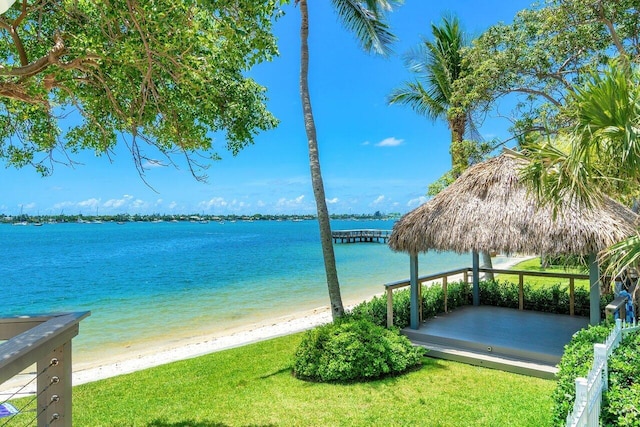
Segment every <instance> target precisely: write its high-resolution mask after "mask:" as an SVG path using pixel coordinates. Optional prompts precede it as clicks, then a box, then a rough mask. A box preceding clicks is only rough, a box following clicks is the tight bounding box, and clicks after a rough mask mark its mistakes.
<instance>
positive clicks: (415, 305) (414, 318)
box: [409, 254, 421, 329]
mask: <svg viewBox="0 0 640 427" xmlns="http://www.w3.org/2000/svg"><path fill="white" fill-rule="evenodd" d="M409 273H410V275H409V277H410V283H411V314H410V327H411V329H418V328H419V327H420V305H421V301H420V283H419V282H418V254H411V255H409Z"/></svg>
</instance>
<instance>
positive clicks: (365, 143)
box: [361, 141, 371, 145]
mask: <svg viewBox="0 0 640 427" xmlns="http://www.w3.org/2000/svg"><path fill="white" fill-rule="evenodd" d="M361 145H371V143H370V142H369V141H365V142H363V143H362V144H361Z"/></svg>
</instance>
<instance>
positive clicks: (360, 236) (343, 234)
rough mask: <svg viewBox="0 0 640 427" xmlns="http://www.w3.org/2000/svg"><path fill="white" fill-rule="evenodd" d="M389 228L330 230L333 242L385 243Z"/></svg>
mask: <svg viewBox="0 0 640 427" xmlns="http://www.w3.org/2000/svg"><path fill="white" fill-rule="evenodd" d="M389 236H391V230H376V229H363V230H334V231H332V232H331V238H332V239H333V243H365V242H378V243H387V241H388V240H389Z"/></svg>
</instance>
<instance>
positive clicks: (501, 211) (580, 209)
mask: <svg viewBox="0 0 640 427" xmlns="http://www.w3.org/2000/svg"><path fill="white" fill-rule="evenodd" d="M523 164H524V160H522V159H520V158H517V157H515V156H513V155H511V154H509V153H503V154H501V155H499V156H497V157H494V158H492V159H490V160H487V161H485V162H482V163H478V164H476V165H474V166H472V167H470V168H469V169H467V170H466V171H465V172H464V173H463V174H462V175H461V176H460V177H459V178H458V179H457V180H456V181H455V182H454V183H453V184H451V185H450V186H449V187H447V188H446V189H445V190H443V191H442V192H440V193H439V194H438V195H437V196H435V197H434V198H433V199H431V200H430V201H428V202H427V203H425V204H423V205H422V206H420V207H418V208H416V209H414V210H413V211H411V212H409V213H407V214H406V215H404V216H403V217H402V218H401V219H400V220H399V221H398V222H396V224H395V225H394V227H393V232H392V234H391V236H390V239H389V246H390V247H391V249H393V250H394V251H399V252H408V253H412V254H417V253H419V252H426V251H428V250H436V251H455V252H458V253H468V252H470V251H478V252H482V251H489V252H492V251H498V252H502V253H508V254H511V253H526V254H547V255H560V254H574V255H588V254H592V253H598V252H599V251H601V250H602V249H605V248H606V247H608V246H610V245H612V244H613V243H616V242H619V241H621V240H623V239H624V238H626V237H628V236H630V235H632V234H633V233H635V230H636V226H637V225H638V216H637V215H636V214H635V213H633V212H632V211H631V210H630V209H628V208H626V207H625V206H623V205H621V204H620V203H618V202H616V201H614V200H613V199H611V198H608V197H604V201H603V203H602V204H601V205H600V206H598V207H594V208H587V207H585V206H579V205H578V204H576V203H571V202H569V201H566V202H565V203H564V206H563V208H562V209H560V210H558V213H557V216H556V217H555V218H554V216H553V210H552V208H551V207H550V206H540V204H539V203H538V200H537V198H536V197H535V195H533V194H531V193H530V192H529V191H528V189H527V187H526V185H525V184H524V183H522V182H521V181H520V179H519V169H520V168H521V167H522V166H523Z"/></svg>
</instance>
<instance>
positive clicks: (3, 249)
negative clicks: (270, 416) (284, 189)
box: [0, 221, 470, 362]
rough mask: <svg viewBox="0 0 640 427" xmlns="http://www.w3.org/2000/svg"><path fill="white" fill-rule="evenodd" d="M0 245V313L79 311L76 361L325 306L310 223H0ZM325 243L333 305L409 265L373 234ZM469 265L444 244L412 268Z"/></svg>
mask: <svg viewBox="0 0 640 427" xmlns="http://www.w3.org/2000/svg"><path fill="white" fill-rule="evenodd" d="M392 227H393V222H392V221H334V222H332V228H333V229H334V230H343V229H359V228H376V229H391V228H392ZM0 243H1V244H0V260H1V261H0V289H2V308H1V310H0V316H13V315H25V314H40V313H51V312H61V311H84V310H90V311H91V313H92V314H91V316H90V317H89V318H87V319H85V320H84V321H83V322H82V323H81V326H80V335H79V336H78V337H76V338H75V339H74V344H73V345H74V358H75V360H76V361H79V362H89V361H91V360H93V359H98V358H100V357H102V356H104V355H105V354H117V353H118V352H120V351H124V349H126V348H129V347H131V346H134V345H144V344H145V343H153V342H157V341H163V340H164V341H166V340H167V339H171V338H175V339H181V338H185V337H193V336H198V335H204V334H207V333H212V332H218V331H224V330H226V329H229V328H233V327H237V326H240V325H245V324H251V323H255V322H259V321H263V320H265V319H271V318H275V317H279V316H282V315H286V314H292V313H297V312H302V311H307V310H311V309H314V308H318V307H322V306H327V305H328V294H327V287H326V281H325V276H324V265H323V261H322V251H321V248H320V243H319V232H318V226H317V223H316V222H315V221H301V222H293V221H254V222H242V221H238V222H225V223H217V222H209V223H206V224H201V223H191V222H179V223H172V222H161V223H142V222H140V223H125V224H122V225H121V224H116V223H101V224H91V223H68V224H45V225H44V226H42V227H34V226H22V227H16V226H10V225H0ZM335 252H336V262H337V267H338V275H339V278H340V284H341V289H342V296H343V300H344V302H345V304H348V303H353V302H356V301H361V300H363V299H364V298H365V297H367V296H371V295H373V294H378V293H381V292H383V291H384V288H383V285H384V283H388V282H392V281H396V280H401V279H405V278H407V277H408V275H409V258H408V256H407V255H406V254H401V253H394V252H392V251H391V250H390V249H389V248H388V247H387V245H385V244H381V243H361V244H337V245H335ZM469 264H470V257H469V256H468V255H457V254H453V253H428V254H424V255H422V256H421V257H420V260H419V266H420V274H421V275H424V274H429V273H435V272H440V271H446V270H450V269H454V268H458V267H463V266H468V265H469Z"/></svg>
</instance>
